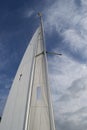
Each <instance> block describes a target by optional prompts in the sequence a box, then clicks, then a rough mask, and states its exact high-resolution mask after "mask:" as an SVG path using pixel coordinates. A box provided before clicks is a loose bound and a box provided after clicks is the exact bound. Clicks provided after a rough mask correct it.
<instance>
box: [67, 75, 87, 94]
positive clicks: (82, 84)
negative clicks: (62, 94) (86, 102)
mask: <svg viewBox="0 0 87 130" xmlns="http://www.w3.org/2000/svg"><path fill="white" fill-rule="evenodd" d="M68 90H69V91H70V92H71V94H73V95H76V96H79V93H80V92H84V91H85V90H87V79H86V77H81V78H79V79H76V80H75V81H73V82H72V85H71V86H70V87H69V88H68Z"/></svg>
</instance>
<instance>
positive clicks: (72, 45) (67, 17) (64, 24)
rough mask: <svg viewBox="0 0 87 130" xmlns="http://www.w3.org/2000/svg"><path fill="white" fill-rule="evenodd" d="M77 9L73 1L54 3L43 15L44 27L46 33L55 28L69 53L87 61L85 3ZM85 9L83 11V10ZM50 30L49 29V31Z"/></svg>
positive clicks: (60, 0) (61, 0)
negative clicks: (44, 18) (44, 19)
mask: <svg viewBox="0 0 87 130" xmlns="http://www.w3.org/2000/svg"><path fill="white" fill-rule="evenodd" d="M78 2H79V3H80V2H81V6H79V7H77V4H76V3H75V1H74V0H59V1H55V2H54V3H53V4H52V6H50V7H49V8H48V9H47V10H46V13H45V17H46V21H45V26H46V29H47V31H48V30H49V31H51V32H52V30H53V29H54V28H55V30H56V31H57V32H58V34H59V35H60V36H62V38H63V41H64V43H66V44H67V47H68V48H69V50H68V51H70V52H71V53H73V54H76V55H78V56H79V57H80V59H81V60H82V61H86V60H87V13H86V12H87V8H85V6H86V3H87V2H86V1H85V0H82V1H78ZM84 8H85V10H84ZM49 28H50V29H49Z"/></svg>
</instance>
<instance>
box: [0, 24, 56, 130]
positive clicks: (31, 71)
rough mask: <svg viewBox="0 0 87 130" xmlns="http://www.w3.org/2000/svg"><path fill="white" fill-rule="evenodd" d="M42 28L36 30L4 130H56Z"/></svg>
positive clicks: (10, 99) (2, 125) (13, 89)
mask: <svg viewBox="0 0 87 130" xmlns="http://www.w3.org/2000/svg"><path fill="white" fill-rule="evenodd" d="M51 102H52V101H51V97H50V90H49V86H48V77H47V59H46V51H45V46H44V39H43V28H42V25H40V27H39V28H38V29H37V30H36V32H35V34H34V36H33V37H32V39H31V41H30V43H29V46H28V48H27V50H26V52H25V54H24V56H23V59H22V61H21V63H20V66H19V68H18V71H17V74H16V76H15V79H14V81H13V84H12V87H11V90H10V93H9V96H8V99H7V103H6V106H5V110H4V113H3V116H2V120H1V123H0V130H55V125H54V118H53V109H52V103H51Z"/></svg>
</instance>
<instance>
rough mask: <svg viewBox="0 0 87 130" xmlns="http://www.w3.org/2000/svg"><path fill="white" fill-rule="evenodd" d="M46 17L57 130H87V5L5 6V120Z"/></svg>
mask: <svg viewBox="0 0 87 130" xmlns="http://www.w3.org/2000/svg"><path fill="white" fill-rule="evenodd" d="M38 11H41V12H42V13H43V21H44V30H45V41H46V45H47V50H49V51H55V52H59V53H62V54H63V55H62V56H61V57H58V56H48V64H49V66H48V67H49V81H50V87H51V90H52V97H53V106H54V114H55V124H56V128H57V129H59V130H73V129H74V130H82V129H83V130H86V128H87V1H86V0H55V1H53V0H41V1H35V0H33V1H29V0H25V1H24V0H19V1H18V0H15V1H11V0H8V1H6V0H3V1H2V2H0V115H1V113H2V110H3V107H4V104H5V102H6V99H7V95H8V93H9V90H10V87H11V84H12V82H13V79H14V76H15V73H16V71H17V68H18V65H19V63H20V61H21V58H22V56H23V54H24V52H25V49H26V47H27V45H28V43H29V41H30V39H31V37H32V35H33V33H34V32H35V30H36V28H37V27H38V25H39V20H38V17H37V15H36V14H37V12H38Z"/></svg>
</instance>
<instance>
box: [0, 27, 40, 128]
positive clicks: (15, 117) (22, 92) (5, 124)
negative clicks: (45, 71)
mask: <svg viewBox="0 0 87 130" xmlns="http://www.w3.org/2000/svg"><path fill="white" fill-rule="evenodd" d="M39 32H40V27H39V28H38V29H37V31H36V33H35V34H34V36H33V38H32V40H31V42H30V44H29V46H28V48H27V50H26V52H25V54H24V56H23V59H22V61H21V64H20V66H19V68H18V71H17V74H16V76H15V79H14V81H13V85H12V87H11V90H10V93H9V96H8V99H7V103H6V106H5V110H4V113H3V116H2V120H1V123H0V130H23V127H24V122H25V113H26V106H27V96H28V91H29V87H30V86H29V84H30V80H31V70H32V66H33V60H34V56H35V49H36V44H37V42H38V35H39Z"/></svg>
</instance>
